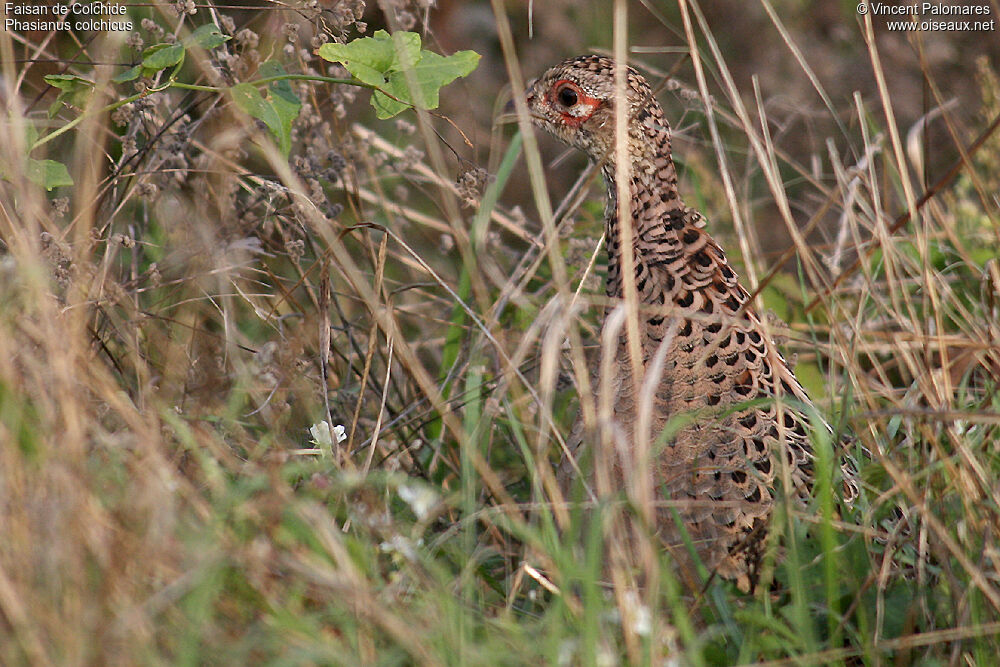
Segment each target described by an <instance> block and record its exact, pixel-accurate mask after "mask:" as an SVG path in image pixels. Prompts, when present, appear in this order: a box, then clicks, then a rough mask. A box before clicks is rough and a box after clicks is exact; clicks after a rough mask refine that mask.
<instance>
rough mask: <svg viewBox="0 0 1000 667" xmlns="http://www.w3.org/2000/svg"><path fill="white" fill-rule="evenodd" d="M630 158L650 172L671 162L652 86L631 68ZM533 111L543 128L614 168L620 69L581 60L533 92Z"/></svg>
mask: <svg viewBox="0 0 1000 667" xmlns="http://www.w3.org/2000/svg"><path fill="white" fill-rule="evenodd" d="M624 92H625V102H626V105H627V107H628V108H627V110H626V111H627V113H628V120H627V122H626V125H627V127H628V142H629V146H628V153H629V155H630V156H631V157H632V164H633V165H643V163H645V165H646V166H647V169H645V170H648V168H649V167H652V163H653V162H655V161H656V158H658V157H659V158H660V159H661V160H662V158H664V157H666V158H669V156H670V127H669V125H668V124H667V122H666V120H665V119H664V118H663V110H662V109H661V107H660V104H659V102H657V101H656V98H655V97H653V91H652V90H651V89H650V87H649V84H648V83H646V80H645V79H644V78H643V77H642V75H641V74H639V72H637V71H636V70H635V69H633V68H632V67H628V68H626V87H625V91H624ZM527 102H528V109H529V111H530V112H531V118H532V121H533V122H534V123H535V125H537V126H538V127H540V128H542V129H544V130H546V131H547V132H550V133H551V134H553V135H555V136H556V137H557V138H558V139H559V140H561V141H562V142H564V143H566V144H569V145H570V146H572V147H574V148H578V149H580V150H582V151H584V152H585V153H587V155H589V156H590V158H591V159H593V160H595V161H596V162H600V163H602V164H603V165H605V166H607V165H614V159H615V156H614V153H615V150H614V148H615V122H614V114H615V104H616V96H615V63H614V61H613V60H611V59H610V58H606V57H604V56H596V55H589V56H578V57H576V58H570V59H569V60H565V61H563V62H561V63H559V64H558V65H556V66H555V67H552V68H551V69H549V70H548V71H546V72H545V73H544V74H543V75H542V76H541V77H539V78H538V79H536V80H535V81H533V82H532V83H531V85H530V86H529V87H528V91H527Z"/></svg>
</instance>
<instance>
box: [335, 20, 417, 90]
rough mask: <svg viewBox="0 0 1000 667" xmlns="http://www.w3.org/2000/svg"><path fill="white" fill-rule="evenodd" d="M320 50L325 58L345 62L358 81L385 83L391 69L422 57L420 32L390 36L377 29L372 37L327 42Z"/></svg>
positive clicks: (381, 84) (394, 69)
mask: <svg viewBox="0 0 1000 667" xmlns="http://www.w3.org/2000/svg"><path fill="white" fill-rule="evenodd" d="M318 53H319V55H320V57H321V58H323V59H325V60H329V61H330V62H335V63H341V64H343V65H344V67H346V68H347V71H348V72H350V73H351V74H353V75H354V76H356V77H357V78H358V80H359V81H362V82H364V83H367V84H368V85H370V86H383V85H385V83H386V76H387V75H388V74H389V73H390V72H394V71H399V70H400V69H402V68H404V67H406V66H408V65H409V66H412V64H413V63H416V62H417V61H418V60H420V35H419V34H417V33H415V32H397V33H395V35H394V36H390V35H389V33H387V32H386V31H385V30H378V31H376V32H375V34H374V35H373V36H372V37H362V38H361V39H355V40H353V41H351V42H348V43H347V44H334V43H332V42H328V43H326V44H324V45H323V46H321V47H319V51H318Z"/></svg>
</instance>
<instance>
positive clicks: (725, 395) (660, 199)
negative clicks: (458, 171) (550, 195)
mask: <svg viewBox="0 0 1000 667" xmlns="http://www.w3.org/2000/svg"><path fill="white" fill-rule="evenodd" d="M614 69H615V65H614V61H612V60H611V59H609V58H605V57H602V56H596V55H588V56H580V57H577V58H572V59H570V60H566V61H564V62H562V63H560V64H559V65H556V66H555V67H553V68H551V69H549V70H548V71H547V72H545V74H543V75H542V76H541V77H540V78H539V79H537V80H535V81H534V82H533V83H532V84H531V85H530V87H529V88H528V91H527V103H528V108H529V110H530V112H531V116H532V121H533V122H534V123H535V124H536V125H537V126H539V127H541V128H542V129H544V130H546V131H548V132H550V133H552V134H554V135H555V136H556V137H557V138H559V139H560V140H561V141H563V142H565V143H567V144H569V145H570V146H573V147H575V148H578V149H580V150H582V151H584V152H585V153H587V155H588V156H590V158H591V159H592V160H595V161H596V162H598V163H599V164H600V165H601V166H602V170H603V174H604V178H605V181H606V183H607V186H608V205H607V209H606V236H605V238H606V241H607V249H608V255H609V257H608V275H607V295H608V297H609V298H611V299H613V300H619V301H620V300H621V299H622V298H623V279H622V272H623V270H624V267H623V266H622V247H623V246H622V233H621V232H622V224H628V225H631V231H632V233H631V239H632V247H633V253H632V255H633V259H634V262H633V268H634V271H635V286H636V292H637V296H638V302H639V332H640V333H639V337H640V341H641V345H640V349H641V357H642V360H641V363H642V366H641V369H642V375H643V377H644V379H643V380H642V381H641V382H642V383H645V384H646V385H647V386H648V384H649V383H650V381H651V380H650V378H648V377H645V376H646V375H647V374H648V373H647V371H649V372H656V373H658V375H659V377H658V378H657V377H654V378H653V379H652V382H654V383H655V384H654V385H653V387H654V391H653V393H652V428H651V429H649V431H648V435H639V436H637V434H636V432H635V431H636V426H635V425H636V423H637V421H638V419H639V417H640V412H641V410H640V406H641V401H642V400H647V401H648V399H643V398H642V397H641V396H642V394H641V390H640V388H639V387H637V386H636V385H639V384H640V383H639V382H635V381H633V377H632V376H633V368H634V367H635V366H634V364H633V361H632V357H631V355H630V352H629V346H628V339H627V333H626V327H620V328H618V329H617V330H618V331H619V333H618V343H617V351H616V353H615V359H614V360H613V363H611V364H607V360H605V364H604V366H605V367H606V368H611V369H612V373H613V374H614V377H613V378H610V380H611V381H610V382H608V381H607V380H608V378H602V379H603V380H604V382H603V383H601V382H600V381H599V382H597V383H595V386H600V385H601V384H603V385H604V386H608V387H610V388H611V391H612V397H611V403H612V412H613V417H612V419H613V424H612V426H611V428H612V438H613V440H614V442H615V447H614V448H613V449H614V451H615V452H616V454H615V455H616V456H617V457H618V459H617V461H616V463H614V464H613V465H612V467H613V468H614V476H615V477H616V478H617V480H618V481H619V482H621V481H623V475H624V474H625V473H624V471H628V470H632V469H633V468H634V466H633V465H629V464H630V463H635V462H634V461H632V462H623V461H622V460H621V459H622V457H628V456H630V455H633V456H634V453H635V450H636V449H637V446H636V440H635V439H636V437H646V438H647V442H645V443H643V444H644V445H647V446H646V447H644V448H643V451H651V452H653V453H654V455H655V459H654V462H653V466H652V468H653V481H654V484H655V490H656V491H655V492H656V497H657V499H658V500H666V501H673V502H672V503H659V505H663V506H666V505H671V504H673V505H674V506H675V511H676V512H677V514H678V515H679V517H680V519H681V521H680V523H681V524H682V525H683V530H681V529H680V528H679V527H678V522H677V521H676V520H675V518H674V510H671V509H669V508H666V507H661V508H660V509H658V510H657V515H656V530H657V534H658V536H659V538H660V539H661V540H662V542H663V544H664V546H665V547H666V548H667V549H669V550H670V553H671V556H672V557H673V560H674V562H675V564H676V566H677V567H678V573H679V575H680V577H681V579H682V580H683V581H686V583H688V584H689V585H693V586H697V582H698V577H697V575H696V569H695V565H694V562H693V559H692V558H691V557H690V552H689V550H688V549H687V548H686V547H685V545H684V536H683V533H684V532H686V533H687V535H688V536H689V537H690V539H691V541H692V542H693V544H694V546H695V550H696V552H697V556H698V558H699V559H700V560H701V562H702V563H703V564H704V565H705V566H707V567H708V569H709V570H710V571H715V572H717V573H718V574H719V575H720V576H722V577H725V578H728V579H735V580H736V583H737V585H738V586H739V587H740V588H741V589H743V590H752V589H753V587H754V586H755V584H756V578H757V574H756V571H757V565H758V561H759V559H760V551H761V550H760V545H761V541H762V539H763V538H764V536H765V535H766V530H767V520H768V517H769V515H770V513H771V511H772V509H773V506H774V498H775V494H776V492H777V487H778V485H779V483H780V484H782V485H784V488H786V489H787V491H788V493H789V495H790V496H792V497H793V498H799V499H806V498H808V497H809V495H810V493H811V489H812V482H813V472H814V471H813V460H814V456H813V452H812V448H811V444H810V441H809V433H810V431H811V430H812V428H813V427H812V426H811V425H810V423H809V419H808V417H807V414H806V412H813V413H814V411H813V410H811V404H810V403H809V398H808V396H807V395H806V392H805V391H804V389H803V388H802V385H800V384H799V382H798V381H797V380H796V379H795V375H794V374H793V373H792V371H791V369H790V368H789V367H788V364H787V363H786V362H785V360H784V358H783V357H782V356H781V354H780V353H779V352H778V350H777V348H776V346H775V344H774V342H773V341H772V340H770V339H769V338H768V336H767V335H766V333H765V330H764V328H763V327H762V326H761V322H760V319H759V318H758V316H757V314H756V313H755V312H754V310H753V309H752V307H751V305H750V304H749V303H748V301H749V295H748V294H747V291H746V290H745V289H744V288H743V287H742V286H741V285H740V284H739V282H738V280H737V276H736V273H735V272H734V271H733V270H732V268H730V266H729V262H728V261H727V259H726V254H725V253H724V252H723V250H722V248H720V247H719V245H718V244H717V243H716V242H715V241H714V240H713V239H712V237H711V236H710V235H709V234H708V232H706V231H705V229H704V227H705V220H704V218H703V217H702V216H701V214H699V213H698V212H697V211H695V210H693V209H691V208H689V207H687V206H685V205H684V202H683V200H682V199H681V196H680V193H679V192H678V188H677V172H676V170H675V168H674V163H673V160H672V158H671V151H670V126H669V125H668V124H667V122H666V120H665V119H664V117H663V111H662V109H661V108H660V105H659V103H658V102H657V101H656V99H655V98H654V97H653V93H652V91H651V90H650V87H649V85H648V84H647V83H646V81H645V80H644V79H643V77H642V76H641V75H640V74H639V73H638V72H637V71H636V70H634V69H633V68H631V67H629V68H627V76H626V80H627V88H626V90H625V101H626V102H627V109H625V112H626V113H627V114H628V116H627V133H628V136H627V141H628V156H629V160H630V162H629V164H628V165H625V168H624V170H623V173H625V174H627V175H628V178H629V187H628V192H629V193H630V198H631V201H630V202H629V205H628V215H629V219H628V220H627V221H624V223H623V222H622V221H621V219H620V216H619V206H618V203H617V201H616V200H617V196H616V193H617V188H616V186H615V178H616V175H617V174H618V173H619V171H620V170H619V169H617V168H616V164H615V122H614V121H615V118H614V114H615V112H616V109H615V106H616V104H615V76H614ZM608 326H611V325H609V324H608V321H607V318H606V321H605V327H608ZM614 326H615V327H616V328H617V327H619V325H614ZM646 393H647V394H648V393H649V392H648V391H647V392H646ZM777 396H781V397H782V400H781V401H780V405H779V404H778V403H776V401H775V397H777ZM647 410H648V408H647ZM677 416H688V417H689V419H688V421H687V422H686V423H687V425H685V426H682V427H681V428H680V429H677V428H676V426H675V425H674V424H676V421H675V422H674V423H673V424H671V425H669V426H668V421H669V420H670V419H671V417H677ZM578 426H579V425H578ZM665 428H666V429H668V431H667V434H666V435H667V437H666V442H665V444H664V443H663V442H662V440H663V439H664V438H662V437H659V436H660V434H661V433H663V432H664V429H665ZM820 428H827V429H829V427H828V426H826V425H825V424H823V425H822V426H820ZM582 431H583V429H582V428H579V427H578V428H577V429H575V439H576V442H573V441H572V440H573V439H574V438H571V442H570V451H571V452H572V453H573V454H574V458H578V457H577V456H576V455H578V454H581V453H583V450H582V449H580V446H581V445H582V446H583V447H586V446H587V445H588V444H593V441H594V439H595V436H592V435H589V434H588V436H589V437H585V436H584V434H583V432H582ZM658 440H659V441H660V442H657V441H658ZM572 469H576V468H575V467H574V466H570V465H568V464H567V461H565V460H564V462H563V465H562V466H561V470H560V473H561V475H563V476H564V477H565V475H566V474H567V473H568V471H570V470H572ZM842 469H843V477H844V489H845V491H844V492H845V495H846V496H847V499H848V500H853V496H854V495H856V493H857V486H856V484H855V481H854V479H853V471H852V469H851V465H850V463H849V462H846V463H845V464H844V465H843V466H842ZM678 501H680V502H678Z"/></svg>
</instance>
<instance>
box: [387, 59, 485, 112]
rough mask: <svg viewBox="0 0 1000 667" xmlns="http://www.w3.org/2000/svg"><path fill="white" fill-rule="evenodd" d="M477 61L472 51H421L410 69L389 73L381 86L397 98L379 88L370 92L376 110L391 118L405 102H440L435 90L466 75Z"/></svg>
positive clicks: (425, 106)
mask: <svg viewBox="0 0 1000 667" xmlns="http://www.w3.org/2000/svg"><path fill="white" fill-rule="evenodd" d="M478 64H479V54H478V53H476V52H475V51H459V52H458V53H455V54H453V55H450V56H447V57H445V56H442V55H439V54H437V53H434V52H433V51H424V52H423V53H422V57H421V58H420V60H419V61H418V62H417V64H416V65H415V66H414V67H413V68H412V69H411V70H410V72H407V71H405V70H404V71H399V72H392V73H390V74H389V81H388V83H387V84H386V85H385V86H383V87H382V88H383V90H385V92H386V93H388V94H389V95H392V96H393V97H395V98H397V99H398V100H400V101H399V102H397V101H396V100H394V99H392V98H390V97H389V96H388V95H386V94H383V93H381V92H378V91H376V92H375V93H374V94H373V95H372V106H373V107H375V114H376V116H378V117H379V118H380V119H383V120H384V119H386V118H392V117H393V116H395V115H396V114H398V113H400V112H401V111H403V110H404V109H406V108H407V106H408V105H413V106H415V107H419V108H421V109H436V108H437V106H438V104H439V98H438V91H440V90H441V88H442V87H444V86H446V85H448V84H449V83H451V82H452V81H454V80H455V79H457V78H459V77H461V76H467V75H468V74H469V73H470V72H472V71H473V70H474V69H476V65H478ZM411 77H412V80H411ZM411 83H412V84H413V88H412V90H411V87H410V84H411ZM400 102H405V103H408V104H401V103H400Z"/></svg>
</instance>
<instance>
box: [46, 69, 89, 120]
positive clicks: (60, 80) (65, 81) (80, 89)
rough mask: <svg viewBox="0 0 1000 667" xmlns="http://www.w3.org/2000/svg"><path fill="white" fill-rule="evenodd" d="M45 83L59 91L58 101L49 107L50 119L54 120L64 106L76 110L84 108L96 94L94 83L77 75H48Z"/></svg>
mask: <svg viewBox="0 0 1000 667" xmlns="http://www.w3.org/2000/svg"><path fill="white" fill-rule="evenodd" d="M45 82H46V83H47V84H49V85H50V86H53V87H55V88H58V89H59V95H57V96H56V101H55V102H53V103H52V104H51V105H50V106H49V118H54V117H55V115H56V114H57V113H58V112H59V109H61V108H62V106H63V105H64V104H65V105H66V106H68V107H71V108H74V109H82V108H84V107H85V106H87V101H88V100H89V99H90V96H91V95H92V94H93V92H94V82H93V81H88V80H87V79H84V78H83V77H82V76H76V75H75V74H48V75H46V76H45Z"/></svg>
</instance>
